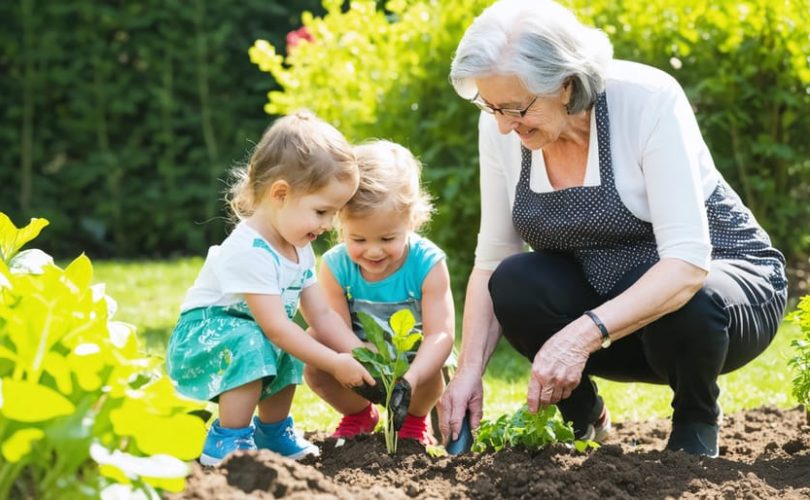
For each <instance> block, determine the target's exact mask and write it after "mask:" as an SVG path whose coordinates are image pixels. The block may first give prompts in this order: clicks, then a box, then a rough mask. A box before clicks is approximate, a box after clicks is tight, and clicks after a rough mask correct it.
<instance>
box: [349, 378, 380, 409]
mask: <svg viewBox="0 0 810 500" xmlns="http://www.w3.org/2000/svg"><path fill="white" fill-rule="evenodd" d="M374 382H376V384H375V385H368V384H367V383H365V382H363V384H362V385H358V386H355V387H352V390H353V391H354V392H355V393H357V394H359V395H360V396H361V397H363V398H365V399H367V400H369V401H371V402H372V403H374V404H377V405H381V404H383V403H385V386H384V385H383V382H382V380H380V379H378V378H376V377H375V378H374Z"/></svg>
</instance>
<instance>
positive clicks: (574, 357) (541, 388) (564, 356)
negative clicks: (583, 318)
mask: <svg viewBox="0 0 810 500" xmlns="http://www.w3.org/2000/svg"><path fill="white" fill-rule="evenodd" d="M570 326H571V325H569V327H570ZM569 327H566V328H564V329H562V330H560V331H559V332H557V333H556V334H554V335H553V336H552V337H551V338H550V339H548V341H546V343H545V344H543V347H542V348H541V349H540V350H539V351H538V352H537V354H536V355H535V356H534V362H533V363H532V372H531V376H530V378H529V390H528V394H527V398H526V403H527V404H528V407H529V411H530V412H532V413H534V412H536V411H537V408H538V407H539V406H548V405H552V404H556V403H559V402H560V401H561V400H563V399H565V398H567V397H568V396H570V395H571V391H573V390H574V389H575V388H576V387H577V386H578V385H579V382H580V380H581V379H582V372H583V371H584V370H585V363H586V362H587V361H588V356H590V350H589V348H588V345H589V343H591V344H592V342H590V340H592V339H588V337H583V336H582V335H577V334H576V333H575V332H573V331H571V330H569ZM586 335H587V333H586Z"/></svg>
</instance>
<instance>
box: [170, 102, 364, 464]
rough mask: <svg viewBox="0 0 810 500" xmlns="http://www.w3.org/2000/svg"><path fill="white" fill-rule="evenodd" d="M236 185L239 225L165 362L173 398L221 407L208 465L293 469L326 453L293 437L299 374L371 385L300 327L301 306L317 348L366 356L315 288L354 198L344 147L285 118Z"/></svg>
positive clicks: (194, 291)
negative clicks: (260, 454)
mask: <svg viewBox="0 0 810 500" xmlns="http://www.w3.org/2000/svg"><path fill="white" fill-rule="evenodd" d="M236 177H237V182H236V183H235V184H234V185H233V187H232V188H231V197H230V198H231V199H230V201H231V208H232V209H233V211H234V213H235V214H236V216H237V217H238V218H239V219H240V222H239V223H238V225H237V226H236V227H235V229H234V230H233V232H231V234H230V235H229V236H228V237H227V238H225V240H224V241H223V242H222V244H221V245H218V246H213V247H211V248H210V249H209V251H208V256H207V257H206V259H205V263H204V264H203V267H202V269H201V270H200V274H199V276H198V277H197V280H196V281H195V283H194V285H193V286H192V287H191V289H190V290H189V291H188V294H187V295H186V298H185V302H184V303H183V305H182V307H181V314H180V319H179V320H178V322H177V326H176V327H175V329H174V331H173V333H172V335H171V339H170V341H169V348H168V352H167V368H168V372H169V375H170V376H171V378H172V379H173V381H174V382H175V385H176V387H177V390H178V391H179V392H180V393H181V394H184V395H186V396H188V397H191V398H195V399H201V400H211V401H214V402H217V403H218V404H219V418H218V419H216V420H215V421H214V423H213V425H212V426H211V428H210V430H209V431H208V436H207V438H206V440H205V445H204V448H203V453H202V456H201V457H200V462H201V463H202V464H203V465H216V464H218V463H219V462H220V461H222V460H223V458H225V456H226V455H228V454H229V453H231V452H233V451H235V450H251V449H256V448H266V449H269V450H272V451H275V452H277V453H279V454H281V455H284V456H287V457H290V458H293V459H298V458H301V457H303V456H305V455H308V454H318V448H317V447H316V446H314V445H313V444H312V443H310V442H308V441H307V440H305V439H303V438H302V437H299V436H298V435H296V434H295V432H294V429H293V421H292V417H290V416H289V411H290V405H291V403H292V399H293V395H294V394H295V386H296V384H300V383H301V379H302V373H303V363H308V364H312V365H313V366H315V367H318V369H320V370H323V371H324V372H325V373H329V374H330V376H332V377H334V379H335V380H336V382H335V383H336V385H338V386H341V387H350V386H357V385H360V384H362V383H363V382H364V381H365V382H366V383H368V382H371V383H372V384H373V381H374V379H373V378H372V377H371V375H369V373H368V372H367V371H366V370H365V369H364V368H363V367H362V365H360V363H358V362H357V361H355V360H354V358H352V356H351V354H348V353H345V352H344V353H338V352H335V351H333V350H332V349H329V348H327V347H326V346H324V345H322V344H320V343H319V342H317V341H316V340H314V339H313V338H312V337H310V336H309V335H307V334H306V332H304V331H303V330H302V329H301V328H300V327H299V326H298V325H297V324H296V323H295V322H293V317H294V315H295V313H296V310H297V309H298V303H299V299H300V304H301V311H302V314H303V316H304V318H305V319H306V321H307V323H309V325H311V326H312V328H315V329H317V330H318V332H320V333H321V338H323V339H324V340H325V341H327V342H329V343H330V344H331V345H341V346H344V347H345V350H351V349H352V348H353V347H357V346H359V345H361V342H360V341H359V340H358V339H357V338H356V337H355V336H354V335H352V332H351V330H350V329H349V328H347V327H346V324H345V322H344V321H343V320H342V319H341V318H340V316H338V315H337V314H336V313H335V312H334V311H333V310H332V309H331V308H330V307H329V303H328V302H327V301H326V299H325V297H324V294H323V292H322V291H321V289H320V288H319V287H318V285H317V282H316V280H315V276H314V268H315V256H314V254H313V251H312V247H311V246H310V242H311V241H312V240H314V239H315V238H317V237H318V236H319V235H320V234H321V233H323V232H324V231H328V230H329V229H331V227H332V221H333V218H334V216H335V214H336V213H337V211H338V210H339V209H340V208H341V207H343V205H345V204H346V202H347V201H348V200H349V198H351V196H352V195H353V194H354V192H355V190H356V189H357V183H358V174H357V164H356V161H355V156H354V153H353V152H352V150H351V147H350V146H349V145H348V143H347V142H346V140H345V138H344V137H343V136H342V135H341V134H340V132H338V131H337V130H336V129H334V128H333V127H332V126H330V125H328V124H327V123H325V122H323V121H321V120H319V119H318V118H316V117H315V116H314V115H312V114H311V113H309V112H306V111H301V112H298V113H295V114H293V115H290V116H287V117H284V118H281V119H279V120H277V121H276V122H275V123H274V124H273V126H272V127H270V128H269V129H268V131H267V132H266V133H265V134H264V136H263V137H262V139H261V141H260V142H259V144H258V145H257V146H256V148H255V150H254V152H253V154H252V156H251V158H250V163H249V164H248V165H247V167H245V168H240V169H237V171H236ZM302 362H303V363H302ZM257 405H258V410H259V411H258V416H253V414H254V411H255V410H256V407H257Z"/></svg>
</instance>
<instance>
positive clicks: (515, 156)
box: [440, 0, 787, 457]
mask: <svg viewBox="0 0 810 500" xmlns="http://www.w3.org/2000/svg"><path fill="white" fill-rule="evenodd" d="M450 78H451V81H452V84H453V86H454V88H455V89H456V92H457V93H458V94H459V95H461V96H462V97H464V98H467V99H470V100H471V101H472V103H473V104H475V105H476V106H477V107H479V108H480V109H481V111H482V113H481V117H480V122H479V149H480V169H481V227H480V232H479V235H478V246H477V248H476V253H475V266H474V269H473V271H472V273H471V275H470V278H469V283H468V286H467V295H466V304H465V308H464V321H463V339H462V344H461V353H460V358H459V366H458V369H457V371H456V375H455V377H454V379H453V380H452V382H451V383H450V385H449V386H448V388H447V390H446V392H445V394H444V396H443V398H442V400H441V410H442V411H441V413H442V417H441V420H440V429H441V431H442V433H443V434H444V435H445V436H446V437H448V436H449V437H450V438H455V437H456V436H457V435H458V433H459V430H460V428H461V421H462V418H463V416H464V414H465V413H466V412H469V414H470V421H471V425H472V427H476V426H477V425H478V423H479V422H480V419H481V414H482V399H483V387H482V383H481V379H482V376H483V372H484V369H485V366H486V363H487V360H488V359H489V357H490V356H491V355H492V352H493V350H494V349H495V345H496V343H497V341H498V338H499V337H500V335H501V333H503V335H504V336H505V337H506V338H507V339H508V341H509V342H510V343H511V344H512V346H514V347H515V349H516V350H517V351H518V352H520V353H521V354H522V355H524V356H526V357H527V358H528V359H529V360H530V361H531V362H532V370H531V376H530V381H529V386H528V396H527V400H528V406H529V409H530V410H531V411H535V410H536V409H537V408H538V405H551V404H556V405H557V406H558V408H559V409H560V411H561V413H562V416H563V418H564V419H565V420H566V421H570V422H572V423H573V427H574V431H575V434H576V436H577V437H578V438H590V439H595V440H597V441H601V440H603V439H605V438H606V436H607V434H608V431H609V430H610V418H609V416H608V411H607V408H606V406H605V404H604V402H603V400H602V398H601V397H600V396H599V394H598V391H597V387H596V385H595V384H594V382H593V380H592V378H591V376H593V375H596V376H599V377H603V378H606V379H610V380H618V381H639V382H649V383H660V384H667V385H669V386H670V387H671V388H672V391H673V393H674V396H673V398H672V408H673V415H672V432H671V434H670V437H669V441H668V444H667V448H668V449H671V450H683V451H685V452H688V453H692V454H698V455H705V456H710V457H715V456H717V455H718V433H719V425H720V418H721V411H720V408H719V406H718V404H717V398H718V395H719V392H720V391H719V388H718V385H717V378H718V376H719V375H721V374H723V373H727V372H730V371H732V370H735V369H737V368H740V367H741V366H743V365H745V364H746V363H748V362H749V361H751V360H752V359H754V358H755V357H756V356H758V355H759V354H760V353H762V351H763V350H764V349H765V348H766V347H767V346H768V344H769V343H770V342H771V340H772V338H773V336H774V334H775V333H776V330H777V327H778V325H779V322H780V319H781V317H782V315H783V313H784V308H785V302H786V297H787V291H786V285H787V283H786V279H785V273H784V258H783V256H782V255H781V254H780V253H779V251H777V250H776V249H774V248H773V247H772V246H771V243H770V240H769V238H768V236H767V234H765V232H764V231H763V230H762V229H761V228H760V226H759V225H758V223H757V221H756V220H755V218H754V216H753V215H752V214H751V212H750V211H749V210H748V209H747V208H746V207H745V206H744V205H743V203H742V202H741V201H740V198H739V197H738V196H737V194H736V193H735V192H734V190H733V189H732V188H731V187H730V186H729V185H728V184H727V183H726V181H725V180H724V179H723V178H722V176H721V175H720V173H719V172H718V171H717V169H716V168H715V166H714V163H713V161H712V157H711V154H710V153H709V150H708V149H707V147H706V144H705V143H704V141H703V138H702V137H701V134H700V130H699V128H698V124H697V122H696V120H695V116H694V114H693V111H692V108H691V107H690V105H689V102H688V101H687V98H686V96H685V94H684V92H683V90H682V89H681V87H680V86H679V85H678V83H677V82H676V81H675V80H674V79H673V78H672V77H670V76H669V75H667V74H666V73H664V72H662V71H659V70H657V69H654V68H651V67H648V66H644V65H641V64H636V63H632V62H626V61H619V60H615V59H613V49H612V47H611V44H610V41H609V40H608V38H607V37H606V36H605V34H604V33H602V32H600V31H598V30H595V29H593V28H589V27H586V26H584V25H582V24H581V23H580V22H579V21H578V20H577V19H576V18H575V17H574V15H573V14H572V13H571V12H570V11H568V10H566V9H565V8H563V7H561V6H560V5H557V4H556V3H553V2H551V1H548V0H524V1H521V0H501V1H499V2H497V3H495V4H494V5H492V6H491V7H489V8H488V9H487V10H485V11H484V12H483V14H481V16H479V17H478V18H477V19H476V20H475V21H474V22H473V24H472V25H471V26H470V27H469V29H468V30H467V31H466V33H465V34H464V37H463V38H462V40H461V42H460V43H459V46H458V49H457V52H456V55H455V58H454V60H453V63H452V68H451V72H450ZM524 244H528V245H529V246H530V247H531V248H532V249H533V251H532V252H524V248H525V246H524Z"/></svg>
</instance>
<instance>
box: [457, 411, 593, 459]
mask: <svg viewBox="0 0 810 500" xmlns="http://www.w3.org/2000/svg"><path fill="white" fill-rule="evenodd" d="M556 414H557V407H556V406H547V407H545V408H540V409H538V410H537V413H531V412H529V409H528V408H527V407H526V405H523V406H522V407H521V408H520V409H519V410H518V411H516V412H515V413H514V414H513V415H501V416H500V417H498V418H497V419H496V420H482V421H481V425H480V426H479V427H478V433H477V435H476V436H475V442H474V443H473V446H472V451H473V452H475V453H483V452H485V451H487V450H493V451H500V450H502V449H504V448H507V447H513V446H525V447H526V448H531V449H540V448H545V447H546V446H548V445H550V444H555V443H564V444H569V445H571V446H573V447H574V448H575V449H576V450H578V451H584V450H586V449H588V448H596V447H598V446H599V445H598V444H597V443H596V442H594V441H579V440H575V439H574V430H573V429H572V428H571V426H570V425H568V424H566V423H564V422H562V421H561V420H560V419H558V418H554V417H555V416H556Z"/></svg>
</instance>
